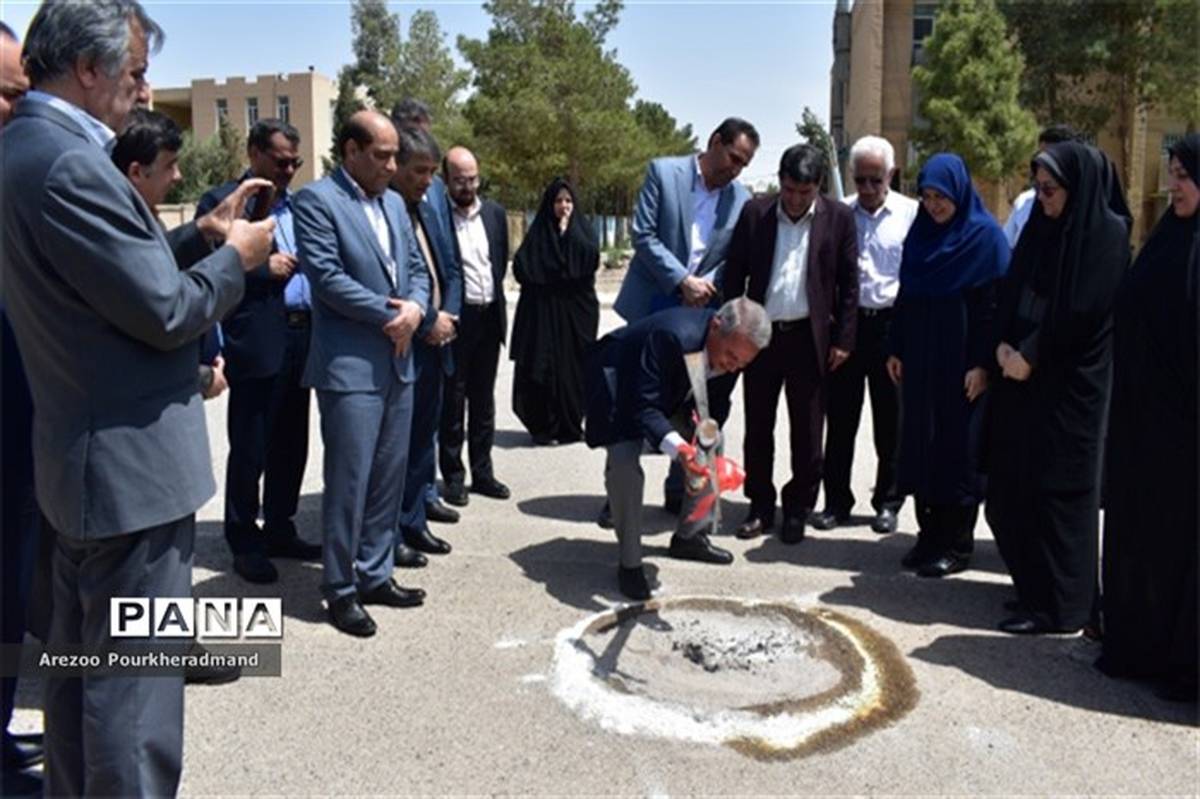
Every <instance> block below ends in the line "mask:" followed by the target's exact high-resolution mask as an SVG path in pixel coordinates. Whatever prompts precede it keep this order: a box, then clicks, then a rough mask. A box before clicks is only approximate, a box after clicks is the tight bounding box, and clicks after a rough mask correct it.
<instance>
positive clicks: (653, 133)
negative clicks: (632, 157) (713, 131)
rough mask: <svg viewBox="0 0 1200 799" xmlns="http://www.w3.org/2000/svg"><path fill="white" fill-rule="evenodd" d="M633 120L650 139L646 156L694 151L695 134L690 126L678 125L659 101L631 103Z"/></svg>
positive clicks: (695, 143) (682, 153) (685, 153)
mask: <svg viewBox="0 0 1200 799" xmlns="http://www.w3.org/2000/svg"><path fill="white" fill-rule="evenodd" d="M633 121H634V122H636V123H637V126H638V127H639V128H641V130H642V132H643V133H645V134H646V135H647V136H648V137H649V139H650V142H649V146H650V150H649V153H648V156H649V157H651V158H653V157H658V156H662V155H687V154H689V153H694V152H696V145H697V141H696V134H695V133H694V132H693V131H692V126H691V125H690V124H687V125H684V126H683V127H682V128H681V127H678V123H677V122H676V121H675V117H673V116H671V115H670V113H668V112H667V109H665V108H663V107H662V105H661V104H660V103H652V102H650V101H648V100H638V101H637V102H636V103H634V104H633Z"/></svg>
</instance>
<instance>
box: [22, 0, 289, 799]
mask: <svg viewBox="0 0 1200 799" xmlns="http://www.w3.org/2000/svg"><path fill="white" fill-rule="evenodd" d="M161 39H162V31H161V30H160V29H159V27H158V26H157V25H156V24H155V23H154V22H153V21H152V20H151V19H150V18H149V17H148V16H147V15H146V13H145V11H144V10H143V9H142V8H141V6H140V5H139V4H138V3H136V2H134V0H108V2H105V3H77V2H71V0H47V2H45V3H43V5H42V7H41V8H40V9H39V10H38V12H37V14H36V15H35V16H34V19H33V22H32V23H31V24H30V28H29V34H28V38H27V40H26V44H25V55H26V64H27V67H28V71H29V77H30V82H31V84H32V86H33V90H32V91H30V93H29V94H28V95H27V96H26V98H25V99H24V100H22V101H21V102H20V103H19V104H18V105H17V108H16V112H15V115H14V117H13V119H12V121H11V122H10V123H9V124H8V126H7V127H6V128H5V131H4V146H3V148H0V181H2V189H3V192H4V194H5V196H6V197H9V198H15V197H18V196H19V197H21V198H22V201H20V202H13V201H9V202H5V203H4V204H3V208H2V210H0V218H2V219H3V226H2V227H3V252H4V254H5V257H6V263H5V273H4V277H5V285H4V292H5V307H6V310H7V311H8V313H9V317H10V319H11V322H12V326H13V329H14V331H15V333H16V337H17V343H18V345H19V347H20V350H21V354H22V356H23V359H24V362H25V366H26V369H27V371H28V375H29V383H30V389H31V394H32V397H33V404H34V409H35V412H34V431H33V441H34V450H33V455H34V475H35V480H34V482H35V487H36V491H37V497H38V504H39V505H40V506H41V508H42V510H43V512H44V514H45V517H46V519H47V521H48V523H49V524H50V526H51V527H52V528H53V530H54V531H55V534H56V541H55V546H54V552H53V556H52V562H51V564H50V568H51V570H52V578H51V579H52V585H53V598H52V609H51V616H50V621H49V632H48V635H47V647H48V649H49V650H51V651H67V650H68V649H69V648H72V647H80V648H82V649H83V650H84V651H87V652H94V653H99V652H106V651H111V650H112V649H113V639H112V638H111V637H110V633H109V600H110V599H111V598H112V597H120V596H131V597H151V598H153V597H186V596H190V594H191V567H192V546H193V540H194V536H195V511H196V509H197V508H198V507H199V506H200V505H202V504H203V503H204V502H205V501H206V500H207V499H208V498H209V497H211V496H212V495H213V493H214V491H215V488H216V486H215V485H214V482H213V477H212V462H211V460H210V456H209V451H208V436H207V432H206V430H205V423H204V410H203V407H202V404H203V400H202V399H201V397H200V391H199V387H198V384H197V380H196V346H195V342H196V340H197V339H198V338H199V337H200V335H202V334H203V333H204V331H205V330H207V329H208V328H210V327H211V326H212V325H213V324H214V323H215V322H216V321H217V320H218V319H220V318H221V316H222V315H224V314H225V313H227V312H228V311H229V310H230V309H231V308H232V307H233V306H234V305H236V304H237V301H238V300H239V299H240V298H241V295H242V289H243V282H244V278H243V270H244V269H245V268H247V267H248V266H250V265H253V264H256V263H258V262H260V261H261V260H262V258H263V257H264V256H265V254H266V252H267V250H268V248H269V246H270V242H271V230H272V225H273V223H271V222H269V221H267V222H262V223H257V224H251V223H249V222H246V221H243V220H240V219H237V218H236V217H237V216H238V212H240V210H241V209H240V207H238V203H237V202H230V203H229V204H228V206H225V207H223V208H222V209H220V211H219V212H214V214H210V215H209V217H208V218H206V219H205V220H202V221H201V222H198V223H197V226H196V228H195V230H196V234H195V235H196V236H197V237H199V236H201V235H203V236H204V237H205V238H207V239H209V241H215V240H219V239H224V246H222V247H220V248H219V249H217V250H216V251H215V252H212V253H211V254H209V255H208V256H207V257H205V258H203V259H201V260H200V261H199V262H198V263H196V264H195V265H194V266H193V267H192V268H191V269H190V270H187V271H182V272H181V271H180V270H179V269H177V268H176V262H175V257H174V255H172V252H171V248H170V247H169V245H168V243H167V240H166V238H165V237H164V235H163V232H162V229H161V228H160V226H159V224H158V222H157V221H156V220H155V219H154V216H153V214H151V212H150V210H149V209H148V208H147V207H146V204H145V203H144V202H143V201H142V199H141V198H140V197H139V196H138V194H137V192H136V191H135V190H134V188H133V187H132V186H131V185H130V184H129V182H128V181H126V180H125V178H124V177H123V176H122V175H121V173H120V172H119V171H118V170H117V168H116V167H115V166H114V165H113V163H112V161H111V160H110V159H109V157H108V154H107V152H106V149H105V148H106V147H107V146H108V145H109V144H110V143H111V141H112V139H113V135H114V134H113V130H114V129H120V128H122V127H123V125H124V122H125V119H126V117H127V116H128V114H129V112H130V111H131V110H132V108H133V107H134V105H136V104H138V103H141V102H146V101H147V100H148V99H149V88H148V86H147V84H146V80H145V73H146V67H147V62H148V54H149V51H150V49H151V46H152V45H154V46H157V45H158V43H159V42H160V41H161ZM30 187H37V189H38V191H36V192H34V193H33V195H31V194H30V191H29V189H30ZM240 199H241V200H243V201H244V199H245V195H242V196H241V198H240ZM45 688H46V696H45V708H44V709H45V717H46V777H47V784H46V792H47V794H50V795H60V794H65V795H83V794H87V795H115V796H136V795H147V794H154V795H158V794H167V795H170V794H173V793H174V792H175V790H176V788H177V787H178V783H179V773H180V768H181V763H182V756H183V677H182V674H180V675H177V676H170V677H157V678H154V679H148V678H146V677H138V676H122V675H116V676H100V675H96V674H85V675H84V676H83V677H75V678H67V677H59V676H52V677H48V678H47V679H46V685H45Z"/></svg>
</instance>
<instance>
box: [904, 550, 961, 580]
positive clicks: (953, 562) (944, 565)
mask: <svg viewBox="0 0 1200 799" xmlns="http://www.w3.org/2000/svg"><path fill="white" fill-rule="evenodd" d="M970 564H971V559H970V558H964V557H962V556H961V555H955V554H954V553H953V552H947V553H946V554H944V555H940V556H938V557H936V558H934V559H933V560H929V561H926V562H924V563H922V564H921V565H920V566H918V567H917V576H919V577H946V576H947V575H950V574H957V573H959V572H961V571H966V570H967V566H969V565H970Z"/></svg>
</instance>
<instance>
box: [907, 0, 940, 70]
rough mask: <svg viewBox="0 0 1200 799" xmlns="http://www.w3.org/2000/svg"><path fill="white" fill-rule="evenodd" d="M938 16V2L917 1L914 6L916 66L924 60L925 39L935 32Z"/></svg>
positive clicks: (913, 50)
mask: <svg viewBox="0 0 1200 799" xmlns="http://www.w3.org/2000/svg"><path fill="white" fill-rule="evenodd" d="M936 16H937V3H917V4H916V5H915V6H914V7H913V49H912V63H913V65H914V66H916V65H918V64H921V63H922V62H923V60H924V59H923V56H924V52H925V39H926V38H927V37H928V36H929V34H931V33H933V18H934V17H936Z"/></svg>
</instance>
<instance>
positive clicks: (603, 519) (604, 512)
mask: <svg viewBox="0 0 1200 799" xmlns="http://www.w3.org/2000/svg"><path fill="white" fill-rule="evenodd" d="M596 524H598V525H600V526H601V527H603V528H604V529H605V530H611V529H613V520H612V507H611V506H610V505H609V504H608V501H607V500H605V502H604V507H603V508H601V509H600V515H598V516H597V517H596Z"/></svg>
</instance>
